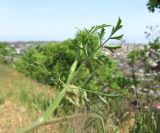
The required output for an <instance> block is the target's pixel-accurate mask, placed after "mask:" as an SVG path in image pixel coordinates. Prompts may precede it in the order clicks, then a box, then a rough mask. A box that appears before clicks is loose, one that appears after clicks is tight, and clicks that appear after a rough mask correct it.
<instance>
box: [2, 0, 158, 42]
mask: <svg viewBox="0 0 160 133" xmlns="http://www.w3.org/2000/svg"><path fill="white" fill-rule="evenodd" d="M147 1H148V0H0V41H38V40H39V41H52V40H54V41H63V40H65V39H68V38H73V37H74V35H75V33H76V31H77V29H76V27H78V28H80V29H82V28H85V27H86V28H89V27H91V26H93V25H98V24H104V23H105V24H113V25H115V24H116V22H117V20H118V17H120V18H121V19H122V24H123V28H122V29H121V31H120V33H122V34H124V40H125V41H126V42H129V43H146V42H147V41H148V40H147V39H146V38H145V35H144V31H145V30H146V26H150V25H152V26H154V25H158V24H160V12H158V11H157V12H155V13H149V11H148V10H147V7H146V3H147Z"/></svg>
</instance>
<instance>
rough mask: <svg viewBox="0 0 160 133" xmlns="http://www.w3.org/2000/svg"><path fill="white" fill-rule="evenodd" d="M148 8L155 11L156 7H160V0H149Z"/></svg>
mask: <svg viewBox="0 0 160 133" xmlns="http://www.w3.org/2000/svg"><path fill="white" fill-rule="evenodd" d="M147 8H148V10H149V11H151V12H154V11H155V9H157V8H160V0H149V1H148V3H147Z"/></svg>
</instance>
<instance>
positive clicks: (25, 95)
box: [0, 65, 54, 133]
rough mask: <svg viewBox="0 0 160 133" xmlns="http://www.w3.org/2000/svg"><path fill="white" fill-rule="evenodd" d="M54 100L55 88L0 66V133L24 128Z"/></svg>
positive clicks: (12, 132)
mask: <svg viewBox="0 0 160 133" xmlns="http://www.w3.org/2000/svg"><path fill="white" fill-rule="evenodd" d="M53 98H54V92H53V88H50V87H49V86H45V85H42V84H39V83H37V82H36V81H34V80H32V79H30V78H28V77H25V76H24V75H22V74H21V73H19V72H17V71H16V70H14V69H13V68H10V67H8V66H4V65H0V133H14V132H16V131H17V129H19V128H20V127H24V125H27V124H28V123H29V122H31V121H33V120H34V119H36V118H37V117H38V116H40V114H41V113H42V112H43V111H44V110H45V109H46V107H47V105H49V103H50V102H51V100H53ZM45 130H46V129H45ZM41 132H43V130H42V131H41Z"/></svg>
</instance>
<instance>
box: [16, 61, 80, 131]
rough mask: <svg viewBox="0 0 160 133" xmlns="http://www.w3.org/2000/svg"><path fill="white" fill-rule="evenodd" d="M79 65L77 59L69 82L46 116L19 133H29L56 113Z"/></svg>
mask: <svg viewBox="0 0 160 133" xmlns="http://www.w3.org/2000/svg"><path fill="white" fill-rule="evenodd" d="M77 64H78V61H77V59H76V60H75V61H74V63H73V65H72V67H71V70H70V73H69V76H68V80H67V82H66V84H65V86H64V88H63V90H62V91H61V92H60V93H59V94H58V96H57V97H56V98H55V100H54V101H53V103H52V104H51V105H50V107H49V108H48V109H47V111H46V112H44V114H43V115H42V116H41V117H40V118H39V119H38V120H37V121H35V122H34V123H32V124H30V125H29V126H27V127H26V128H24V129H22V130H20V131H19V133H26V132H29V131H31V130H33V129H34V128H36V127H37V126H38V125H39V124H42V123H44V121H46V120H47V118H48V117H49V116H50V115H51V114H52V113H53V112H54V111H55V109H56V108H57V107H58V105H59V104H60V102H61V101H62V99H63V97H64V95H65V92H66V90H67V89H68V87H69V84H70V82H71V80H72V79H73V75H74V72H75V70H76V68H77Z"/></svg>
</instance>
